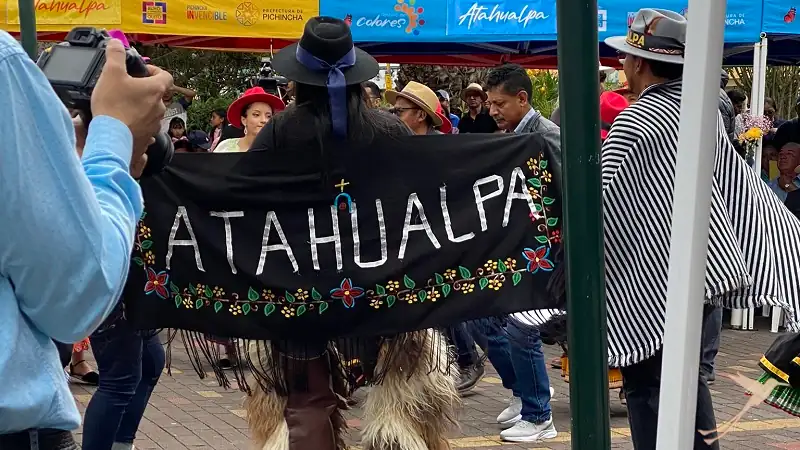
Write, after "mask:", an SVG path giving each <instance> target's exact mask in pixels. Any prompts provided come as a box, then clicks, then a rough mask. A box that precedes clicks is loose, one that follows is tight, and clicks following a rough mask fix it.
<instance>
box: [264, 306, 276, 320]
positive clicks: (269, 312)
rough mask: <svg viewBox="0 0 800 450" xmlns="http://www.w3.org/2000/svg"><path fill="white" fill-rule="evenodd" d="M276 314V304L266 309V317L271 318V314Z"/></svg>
mask: <svg viewBox="0 0 800 450" xmlns="http://www.w3.org/2000/svg"><path fill="white" fill-rule="evenodd" d="M274 312H275V304H273V303H268V304H267V306H265V307H264V315H265V316H267V317H269V315H270V314H272V313H274Z"/></svg>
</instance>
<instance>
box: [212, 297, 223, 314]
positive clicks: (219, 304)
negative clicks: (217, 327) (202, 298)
mask: <svg viewBox="0 0 800 450" xmlns="http://www.w3.org/2000/svg"><path fill="white" fill-rule="evenodd" d="M220 309H222V302H221V301H219V300H217V301H216V302H214V312H215V313H218V312H219V310H220Z"/></svg>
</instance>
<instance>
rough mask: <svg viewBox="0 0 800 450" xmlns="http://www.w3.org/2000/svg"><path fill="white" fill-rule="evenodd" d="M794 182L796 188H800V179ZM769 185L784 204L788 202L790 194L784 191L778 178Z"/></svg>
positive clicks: (797, 178)
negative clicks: (787, 197)
mask: <svg viewBox="0 0 800 450" xmlns="http://www.w3.org/2000/svg"><path fill="white" fill-rule="evenodd" d="M793 182H794V185H795V186H796V187H798V188H800V177H796V178H795V179H794V180H793ZM767 185H768V186H769V187H770V189H772V192H774V193H775V195H777V196H778V198H779V199H781V201H782V202H785V201H786V196H788V195H789V193H788V192H786V191H784V190H783V188H781V186H780V185H779V184H778V178H775V179H774V180H772V181H769V182H768V183H767Z"/></svg>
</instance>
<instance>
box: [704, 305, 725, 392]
mask: <svg viewBox="0 0 800 450" xmlns="http://www.w3.org/2000/svg"><path fill="white" fill-rule="evenodd" d="M721 333H722V308H721V307H716V308H714V309H713V310H712V311H711V313H710V314H709V315H708V318H707V319H706V322H705V323H704V324H703V337H702V341H701V344H700V373H701V374H702V375H704V376H706V377H710V376H712V375H714V359H715V358H716V357H717V352H719V336H720V334H721Z"/></svg>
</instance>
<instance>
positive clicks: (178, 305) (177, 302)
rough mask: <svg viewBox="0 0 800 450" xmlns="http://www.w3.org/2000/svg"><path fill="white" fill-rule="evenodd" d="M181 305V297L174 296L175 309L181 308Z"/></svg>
mask: <svg viewBox="0 0 800 450" xmlns="http://www.w3.org/2000/svg"><path fill="white" fill-rule="evenodd" d="M181 303H183V297H181V296H180V295H176V296H175V307H176V308H180V307H181Z"/></svg>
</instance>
